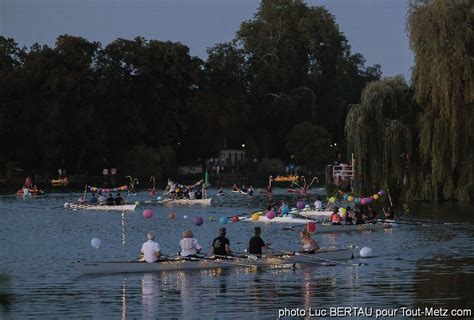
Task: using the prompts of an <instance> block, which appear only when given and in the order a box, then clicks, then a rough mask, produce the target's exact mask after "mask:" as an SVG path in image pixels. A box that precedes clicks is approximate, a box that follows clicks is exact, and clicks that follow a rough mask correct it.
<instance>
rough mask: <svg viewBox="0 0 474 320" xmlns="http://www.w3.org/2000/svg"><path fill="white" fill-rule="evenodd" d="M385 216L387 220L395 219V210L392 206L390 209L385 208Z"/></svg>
mask: <svg viewBox="0 0 474 320" xmlns="http://www.w3.org/2000/svg"><path fill="white" fill-rule="evenodd" d="M383 214H384V215H385V219H389V220H393V219H395V211H394V210H393V207H392V206H389V207H388V208H385V207H384V208H383Z"/></svg>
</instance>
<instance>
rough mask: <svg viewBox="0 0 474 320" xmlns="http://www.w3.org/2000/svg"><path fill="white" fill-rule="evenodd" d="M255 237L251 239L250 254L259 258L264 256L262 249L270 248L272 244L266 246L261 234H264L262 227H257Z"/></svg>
mask: <svg viewBox="0 0 474 320" xmlns="http://www.w3.org/2000/svg"><path fill="white" fill-rule="evenodd" d="M254 232H255V234H254V236H253V237H252V238H251V239H250V242H249V248H248V253H250V254H256V255H258V256H261V255H262V248H268V247H269V246H270V243H267V244H265V242H263V240H262V238H261V237H260V234H261V233H262V229H260V227H255V229H254Z"/></svg>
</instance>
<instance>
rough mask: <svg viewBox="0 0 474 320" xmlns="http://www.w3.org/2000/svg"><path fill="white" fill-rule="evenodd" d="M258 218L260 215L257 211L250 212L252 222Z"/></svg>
mask: <svg viewBox="0 0 474 320" xmlns="http://www.w3.org/2000/svg"><path fill="white" fill-rule="evenodd" d="M259 218H260V215H259V214H258V213H254V214H252V217H251V219H252V221H253V222H256V221H258V219H259Z"/></svg>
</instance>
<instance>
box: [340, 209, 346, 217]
mask: <svg viewBox="0 0 474 320" xmlns="http://www.w3.org/2000/svg"><path fill="white" fill-rule="evenodd" d="M346 212H347V209H346V208H339V213H340V214H342V215H345V214H346Z"/></svg>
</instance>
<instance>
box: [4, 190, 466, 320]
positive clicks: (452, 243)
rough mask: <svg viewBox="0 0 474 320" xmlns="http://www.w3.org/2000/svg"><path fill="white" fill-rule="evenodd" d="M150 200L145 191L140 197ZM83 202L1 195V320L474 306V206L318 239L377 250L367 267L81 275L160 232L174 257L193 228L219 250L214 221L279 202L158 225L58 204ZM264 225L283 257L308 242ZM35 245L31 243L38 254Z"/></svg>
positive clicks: (228, 205) (230, 200)
mask: <svg viewBox="0 0 474 320" xmlns="http://www.w3.org/2000/svg"><path fill="white" fill-rule="evenodd" d="M146 196H147V195H145V194H143V195H141V197H142V198H140V195H137V199H136V200H140V201H142V200H143V199H144V198H145V197H146ZM76 198H77V196H76V195H71V194H64V195H52V196H51V197H44V198H41V199H28V200H25V201H18V200H17V199H16V198H13V197H12V198H5V199H0V219H1V220H0V221H1V224H0V245H1V248H2V249H1V250H0V274H8V275H9V278H10V281H9V282H8V283H0V318H1V319H3V318H6V319H25V318H36V319H37V318H41V319H49V318H53V319H57V318H72V317H83V318H96V319H118V318H121V319H137V318H142V319H157V318H174V319H180V318H186V319H189V318H191V319H197V318H209V319H216V318H219V319H226V318H228V319H235V318H248V319H256V318H264V319H268V318H270V319H275V318H277V317H278V308H283V307H287V308H310V307H311V308H327V307H331V306H341V305H342V306H356V307H370V306H372V307H400V306H407V307H412V306H420V307H424V306H444V307H451V308H454V307H456V308H457V307H459V308H466V307H468V308H471V309H474V305H473V301H474V294H473V293H472V290H471V288H472V287H473V284H474V283H473V282H474V267H473V265H474V253H473V251H472V243H473V241H474V224H473V222H474V218H473V217H474V216H473V215H472V207H469V206H468V205H466V204H455V205H452V206H449V205H442V206H439V207H438V206H433V205H432V204H430V205H426V204H417V205H416V206H412V207H411V208H410V209H411V211H410V219H413V220H416V219H419V220H422V221H428V222H430V223H426V224H425V225H419V224H413V225H403V226H400V227H399V228H395V229H393V230H390V229H387V230H384V231H374V232H362V233H357V232H354V233H338V234H321V235H315V238H316V240H317V241H318V243H319V244H320V245H321V246H343V245H350V244H353V245H358V246H359V249H360V248H362V247H364V246H368V247H370V248H372V249H373V251H374V258H372V259H367V260H365V261H364V262H366V263H367V265H364V266H360V267H352V266H345V265H336V266H320V265H314V266H310V267H308V268H304V269H296V270H291V269H263V270H249V269H243V268H233V269H232V268H231V269H215V270H206V271H191V272H156V273H147V274H127V275H121V274H119V275H107V276H79V274H78V271H77V270H75V269H74V267H73V266H72V261H74V260H86V261H110V260H128V259H131V258H133V257H135V256H136V255H137V254H138V252H139V250H140V247H141V244H142V243H143V242H144V241H145V240H146V233H147V231H148V230H153V231H155V233H156V235H157V240H158V242H159V243H160V246H161V247H162V251H163V253H164V254H173V253H175V252H176V251H177V250H178V249H179V240H180V238H181V234H182V232H183V230H184V229H192V231H193V233H195V235H196V237H197V238H198V239H199V241H200V242H201V243H202V244H203V245H204V248H205V249H204V251H206V252H208V251H209V248H210V244H211V242H212V239H213V238H214V237H215V236H216V233H217V230H218V228H219V227H220V224H219V223H218V222H210V221H209V220H208V219H209V217H210V216H212V217H214V218H216V220H217V221H218V218H219V217H220V216H231V215H232V214H238V213H244V212H249V211H251V210H253V209H255V208H262V207H264V206H265V205H266V203H267V201H268V199H267V198H265V197H253V198H249V197H245V198H244V197H232V196H229V197H227V198H226V197H224V198H222V199H219V200H218V201H217V202H216V205H215V206H213V207H211V208H201V207H197V208H189V207H186V208H173V209H172V210H173V212H175V213H176V219H175V220H169V219H167V213H168V211H169V210H170V209H168V208H164V207H154V208H153V210H154V216H153V218H152V219H144V218H143V216H142V214H141V211H142V210H141V209H140V210H137V211H136V212H129V213H128V212H126V213H121V212H83V211H76V212H72V211H66V210H63V209H51V208H58V207H62V204H63V203H64V202H66V201H70V199H76ZM280 199H286V200H287V201H288V202H290V204H291V203H295V202H296V200H297V199H298V198H296V197H293V198H291V197H290V196H288V195H286V194H285V195H283V194H277V196H276V199H275V201H277V202H278V201H279V200H280ZM309 201H314V200H313V199H309V198H308V202H309ZM184 215H187V216H189V217H193V216H196V215H199V216H202V217H203V218H204V221H205V223H204V224H203V225H202V226H200V227H197V226H195V225H193V223H192V219H190V218H189V219H183V216H184ZM38 217H41V218H38ZM431 222H435V223H431ZM444 222H449V223H451V224H444ZM453 223H455V224H453ZM226 227H227V231H228V237H229V238H230V241H231V247H232V248H233V249H234V250H235V251H242V250H243V249H245V247H246V246H247V244H248V239H249V238H250V237H251V236H252V234H253V227H254V225H253V224H251V223H246V222H239V223H228V224H227V225H226ZM261 227H262V234H263V238H264V240H265V241H268V242H271V243H272V246H273V247H274V248H275V250H281V251H293V250H295V249H297V248H298V247H299V237H298V230H296V229H295V231H290V230H283V229H282V228H283V226H281V225H276V224H270V225H261ZM24 230H27V232H24ZM94 237H98V238H100V239H101V240H102V247H101V249H100V250H96V249H94V248H92V247H91V246H90V240H91V239H92V238H94ZM24 243H28V252H27V253H26V254H25V248H24V245H23V244H24ZM356 262H360V261H356ZM32 266H34V268H32ZM12 297H14V299H13V298H12ZM7 309H9V312H8V314H7V311H6V310H7ZM198 310H199V311H198Z"/></svg>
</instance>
